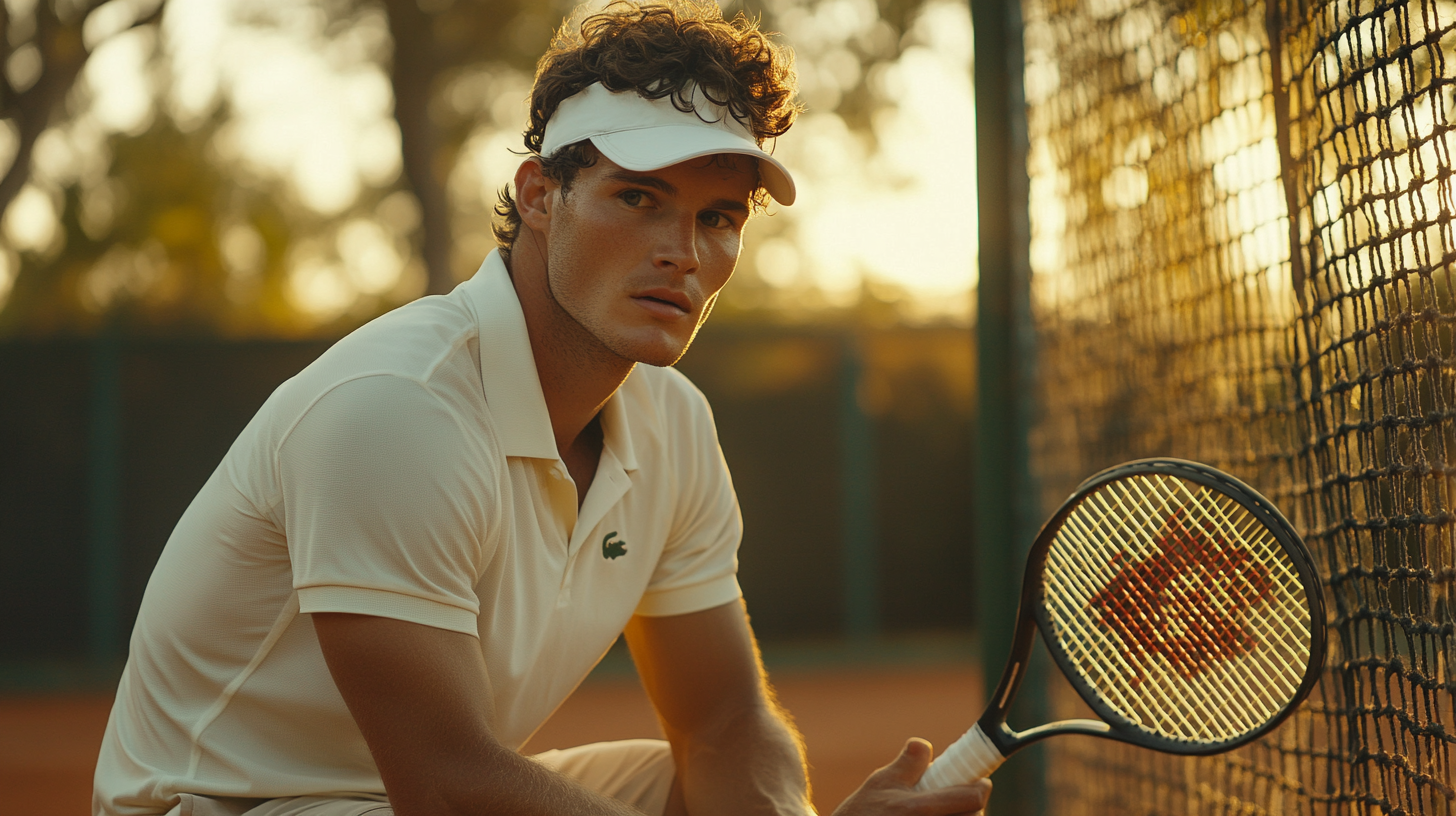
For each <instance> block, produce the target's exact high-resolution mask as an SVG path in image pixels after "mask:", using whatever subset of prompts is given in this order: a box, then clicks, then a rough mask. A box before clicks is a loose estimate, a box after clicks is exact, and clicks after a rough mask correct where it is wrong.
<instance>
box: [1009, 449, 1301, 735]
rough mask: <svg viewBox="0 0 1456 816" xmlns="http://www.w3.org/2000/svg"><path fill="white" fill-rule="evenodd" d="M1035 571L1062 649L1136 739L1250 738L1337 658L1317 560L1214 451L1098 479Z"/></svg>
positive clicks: (1065, 511)
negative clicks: (1205, 460) (1205, 461)
mask: <svg viewBox="0 0 1456 816" xmlns="http://www.w3.org/2000/svg"><path fill="white" fill-rule="evenodd" d="M1026 580H1027V586H1026V587H1025V592H1024V596H1031V597H1030V598H1028V599H1030V600H1033V602H1032V603H1030V604H1029V606H1030V608H1031V610H1032V611H1033V615H1034V617H1035V619H1036V623H1037V627H1038V628H1039V629H1040V631H1041V634H1042V640H1043V641H1044V642H1045V643H1046V645H1047V648H1048V651H1050V653H1051V655H1052V657H1053V659H1054V660H1055V661H1056V662H1057V664H1058V666H1059V667H1060V668H1061V670H1062V672H1063V674H1065V675H1066V677H1067V679H1068V680H1069V681H1070V682H1071V684H1072V686H1073V688H1075V689H1076V690H1077V692H1078V694H1080V695H1081V697H1082V699H1083V700H1084V701H1086V703H1087V704H1088V705H1089V706H1090V707H1091V708H1092V709H1093V710H1094V711H1096V712H1097V714H1098V716H1099V717H1101V718H1102V719H1103V721H1104V722H1106V723H1107V725H1109V726H1110V727H1111V731H1110V732H1108V733H1106V734H1105V736H1107V737H1111V738H1114V739H1118V740H1121V741H1125V742H1130V743H1134V744H1137V745H1142V746H1144V747H1148V748H1153V749H1156V750H1160V751H1167V752H1171V753H1178V754H1208V753H1216V752H1219V751H1225V750H1228V749H1230V748H1234V747H1236V746H1238V745H1242V744H1244V743H1247V742H1250V741H1252V740H1255V739H1258V738H1259V737H1260V736H1262V735H1264V734H1266V733H1268V732H1269V731H1270V730H1272V729H1273V728H1275V727H1277V726H1278V725H1279V724H1280V723H1281V722H1282V721H1283V720H1284V719H1285V718H1286V717H1288V716H1289V714H1290V713H1292V712H1293V711H1294V709H1295V708H1296V707H1298V705H1299V703H1300V702H1301V701H1303V700H1304V698H1305V697H1306V696H1307V695H1308V694H1309V692H1310V691H1311V690H1312V689H1313V687H1314V684H1315V683H1316V682H1317V681H1318V678H1319V673H1320V670H1321V668H1322V667H1323V665H1324V656H1325V612H1324V595H1323V592H1322V590H1321V584H1320V578H1319V572H1318V570H1317V569H1316V567H1315V564H1314V559H1313V558H1311V557H1310V554H1309V551H1308V549H1307V548H1306V547H1305V545H1304V542H1303V541H1302V540H1301V539H1300V537H1299V536H1298V534H1296V533H1295V532H1294V528H1293V526H1292V525H1290V524H1289V521H1288V520H1287V519H1286V518H1285V517H1284V516H1283V514H1281V513H1280V512H1279V510H1278V509H1277V508H1275V507H1274V505H1273V504H1272V503H1270V502H1269V501H1268V500H1267V499H1265V498H1264V497H1263V496H1261V495H1259V493H1258V492H1257V491H1255V490H1254V489H1253V488H1251V487H1249V486H1248V485H1246V484H1244V483H1243V482H1241V481H1239V480H1238V479H1235V478H1234V477H1232V476H1230V475H1228V474H1226V473H1223V472H1222V471H1219V470H1217V469H1215V468H1212V467H1209V466H1207V465H1202V464H1199V463H1196V462H1188V461H1183V460H1179V459H1166V458H1159V459H1142V460H1138V461H1134V462H1128V463H1126V464H1123V465H1119V466H1117V467H1114V468H1109V469H1108V470H1104V471H1102V472H1101V473H1098V474H1096V475H1095V476H1093V477H1091V478H1090V479H1088V480H1087V481H1085V482H1083V483H1082V485H1080V486H1079V487H1078V488H1077V490H1076V492H1074V493H1073V494H1072V496H1071V497H1070V498H1068V499H1067V501H1066V502H1065V503H1064V504H1063V505H1062V507H1061V508H1060V509H1059V510H1058V511H1057V513H1056V514H1055V515H1054V516H1053V517H1052V518H1051V519H1050V520H1049V521H1048V522H1047V525H1046V526H1045V527H1044V528H1043V530H1042V533H1041V535H1040V536H1038V538H1037V541H1036V543H1035V545H1033V548H1032V551H1031V553H1030V559H1029V563H1028V569H1027V575H1026ZM1068 725H1071V724H1070V723H1069V724H1068ZM1050 730H1055V726H1051V727H1050V729H1049V731H1050ZM1037 731H1042V729H1037ZM1044 735H1049V733H1047V732H1044V733H1042V734H1038V735H1037V737H1038V738H1039V737H1040V736H1044ZM1026 736H1028V737H1030V736H1031V734H1029V733H1028V734H1027V735H1026Z"/></svg>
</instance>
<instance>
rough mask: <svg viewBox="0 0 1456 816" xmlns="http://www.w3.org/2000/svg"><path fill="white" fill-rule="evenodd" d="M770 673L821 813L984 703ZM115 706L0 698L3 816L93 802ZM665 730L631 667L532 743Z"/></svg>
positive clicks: (955, 673)
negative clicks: (915, 741) (803, 753)
mask: <svg viewBox="0 0 1456 816" xmlns="http://www.w3.org/2000/svg"><path fill="white" fill-rule="evenodd" d="M774 678H775V684H776V686H777V687H778V691H779V697H780V699H781V700H782V701H783V703H784V705H785V706H786V707H787V708H788V709H789V710H790V711H792V712H793V714H794V716H795V718H796V719H797V721H798V723H799V728H800V730H801V731H803V733H804V738H805V741H806V742H807V743H808V746H809V761H810V763H811V765H812V766H813V770H812V774H813V784H814V801H815V804H816V806H818V808H819V809H820V810H821V811H823V812H824V813H826V814H827V813H829V812H831V811H832V810H833V808H834V807H835V805H837V804H838V803H839V802H840V800H842V799H843V798H844V797H845V796H846V795H848V794H849V793H850V792H851V791H853V790H854V789H855V788H856V787H857V786H858V785H859V783H860V782H861V781H863V780H864V777H865V776H866V775H867V774H869V772H870V771H872V770H874V769H875V768H876V767H879V766H880V765H883V764H885V763H886V762H888V761H889V760H890V759H892V758H893V757H894V756H895V754H896V752H898V751H899V749H900V746H901V745H902V744H903V743H904V741H905V738H906V737H910V736H920V737H925V738H926V739H928V740H930V741H931V742H932V743H933V744H934V745H936V746H937V748H939V747H941V746H944V745H948V744H949V743H950V742H952V741H953V740H954V739H955V738H956V737H958V736H960V733H961V732H962V731H963V730H964V729H965V728H966V726H967V725H969V724H970V723H971V722H972V721H973V719H974V717H975V716H976V715H978V714H979V713H980V708H981V706H980V700H979V697H978V689H979V686H980V684H979V681H978V680H977V675H976V673H975V672H974V670H973V669H972V668H970V667H968V666H965V665H948V666H934V667H915V668H887V667H873V668H855V667H849V668H846V667H836V668H832V669H828V668H816V669H796V670H792V671H782V672H776V673H775V675H774ZM110 707H111V700H110V697H109V696H107V695H104V694H89V695H87V694H65V695H43V694H39V695H37V694H32V695H25V696H9V697H0V790H3V791H5V803H4V804H3V805H0V816H11V815H12V814H13V815H14V816H22V815H23V816H75V815H76V814H86V813H89V812H90V795H91V771H92V767H93V766H94V764H95V762H96V749H97V747H98V746H99V745H100V743H101V734H102V731H103V730H105V728H106V717H107V714H108V712H109V711H110ZM658 734H659V731H658V729H657V723H656V721H655V720H654V719H653V716H652V710H651V708H650V707H649V706H648V703H647V698H646V697H645V696H644V695H643V693H642V689H641V687H640V686H639V685H638V684H637V680H636V678H635V677H631V676H624V677H612V678H601V679H598V678H593V679H591V680H589V681H588V682H587V683H586V684H584V685H583V686H582V687H581V688H580V689H579V690H578V691H577V692H576V694H575V695H573V696H572V697H571V699H569V700H567V702H566V703H565V704H564V705H563V706H562V708H561V710H560V711H558V712H557V713H556V715H555V716H554V717H553V718H552V719H551V720H550V721H549V722H548V723H546V725H544V726H542V728H541V730H540V731H539V732H537V734H536V736H534V737H533V738H532V739H531V741H530V743H529V744H528V745H527V746H526V751H527V752H531V751H544V750H546V749H548V748H564V747H567V746H570V745H576V744H580V743H583V742H595V741H598V740H609V739H625V738H629V737H651V736H658Z"/></svg>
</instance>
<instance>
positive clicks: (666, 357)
mask: <svg viewBox="0 0 1456 816" xmlns="http://www.w3.org/2000/svg"><path fill="white" fill-rule="evenodd" d="M687 350H688V344H687V343H686V342H683V341H680V340H677V339H676V338H665V337H663V338H654V339H652V340H645V341H639V342H631V341H628V342H623V343H620V344H618V347H617V348H616V349H614V351H616V352H617V354H618V355H620V356H621V357H625V358H626V359H628V360H631V361H632V362H634V363H643V364H645V365H650V366H657V367H659V368H664V367H667V366H670V365H672V364H673V363H676V362H677V361H678V360H679V359H681V358H682V356H683V353H684V352H686V351H687Z"/></svg>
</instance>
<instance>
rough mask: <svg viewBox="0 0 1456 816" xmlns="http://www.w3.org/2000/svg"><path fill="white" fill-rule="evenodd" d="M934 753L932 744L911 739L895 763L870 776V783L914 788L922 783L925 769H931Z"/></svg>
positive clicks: (916, 738)
mask: <svg viewBox="0 0 1456 816" xmlns="http://www.w3.org/2000/svg"><path fill="white" fill-rule="evenodd" d="M933 753H934V750H933V749H932V748H931V747H930V743H928V742H926V741H925V740H923V739H921V738H919V737H911V738H910V739H909V740H907V741H906V742H905V747H904V748H901V749H900V755H899V756H897V757H895V761H894V762H891V763H890V764H889V765H886V766H885V767H883V768H880V769H879V770H878V771H875V772H874V773H873V774H871V775H870V782H871V783H878V784H882V785H896V786H904V787H907V788H908V787H912V786H913V785H914V784H915V783H916V782H919V781H920V777H921V776H923V775H924V774H925V769H926V768H929V767H930V757H931V755H932V754H933Z"/></svg>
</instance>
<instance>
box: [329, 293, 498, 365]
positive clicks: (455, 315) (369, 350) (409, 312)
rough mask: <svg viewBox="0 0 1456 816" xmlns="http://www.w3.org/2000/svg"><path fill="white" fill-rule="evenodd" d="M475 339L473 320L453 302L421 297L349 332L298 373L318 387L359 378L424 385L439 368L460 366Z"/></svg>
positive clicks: (450, 298) (476, 326)
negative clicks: (413, 381)
mask: <svg viewBox="0 0 1456 816" xmlns="http://www.w3.org/2000/svg"><path fill="white" fill-rule="evenodd" d="M478 335H479V324H478V322H477V321H476V319H475V316H474V315H473V314H472V313H471V312H470V310H469V309H468V308H466V306H465V304H464V303H463V302H462V301H461V300H460V299H459V298H457V297H455V296H443V297H425V298H421V299H419V300H416V301H414V302H413V303H409V304H406V305H404V306H401V307H399V308H398V309H395V310H393V311H391V312H388V313H386V314H384V315H381V316H380V317H377V318H375V319H374V320H371V321H369V322H368V323H366V324H364V325H363V326H361V327H359V328H358V329H356V330H354V331H353V332H351V333H350V334H348V335H347V336H345V337H344V338H343V339H341V340H339V342H337V343H335V344H334V345H333V346H331V347H330V348H329V350H328V351H326V352H324V353H323V354H322V355H321V356H320V357H319V358H318V360H316V361H314V363H313V364H312V365H310V366H309V367H308V368H307V369H305V370H304V371H305V373H309V374H311V375H313V376H314V377H316V378H317V379H319V380H322V381H328V380H330V379H349V378H353V377H355V376H358V375H360V374H365V373H370V374H395V375H398V376H402V377H406V378H409V379H416V380H420V381H424V380H428V379H430V378H431V377H432V376H433V375H434V374H435V372H436V370H437V369H439V368H440V367H441V366H442V365H445V364H448V363H451V362H455V363H464V362H466V360H465V359H464V358H466V357H470V356H471V350H470V344H471V342H472V341H475V340H476V339H477V337H478Z"/></svg>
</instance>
